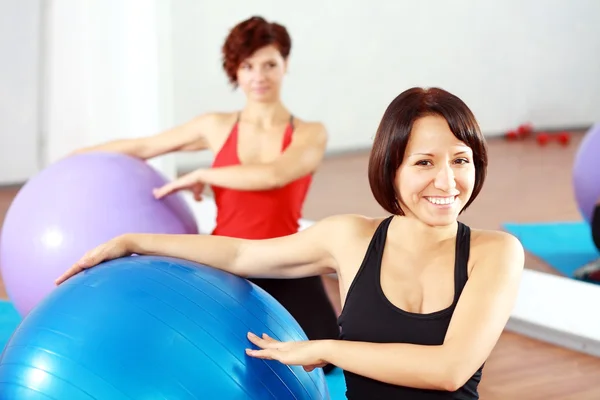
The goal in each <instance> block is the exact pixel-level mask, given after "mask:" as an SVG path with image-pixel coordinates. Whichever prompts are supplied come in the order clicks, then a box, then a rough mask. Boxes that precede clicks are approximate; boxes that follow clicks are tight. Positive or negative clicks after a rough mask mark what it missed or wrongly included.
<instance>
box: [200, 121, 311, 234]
mask: <svg viewBox="0 0 600 400" xmlns="http://www.w3.org/2000/svg"><path fill="white" fill-rule="evenodd" d="M238 122H239V119H238V121H236V123H235V125H234V126H233V128H232V130H231V133H230V134H229V136H228V138H227V140H226V141H225V143H224V144H223V147H222V148H221V150H219V152H218V154H217V155H216V156H215V159H214V161H213V164H212V165H213V167H225V166H229V165H239V164H240V159H239V158H238V152H237V147H238ZM293 132H294V125H293V117H292V118H291V119H290V123H289V125H288V127H287V128H286V130H285V134H284V136H283V143H282V149H281V150H282V151H283V150H285V149H286V148H287V147H288V146H289V144H290V143H291V141H292V134H293ZM311 181H312V174H309V175H306V176H304V177H301V178H299V179H297V180H295V181H293V182H290V183H288V184H287V185H285V186H283V187H281V188H277V189H271V190H261V191H246V190H233V189H228V188H225V187H219V186H212V190H213V193H214V197H215V203H216V206H217V221H216V227H215V229H214V230H213V232H212V234H213V235H219V236H230V237H237V238H242V239H270V238H274V237H280V236H286V235H291V234H293V233H296V232H297V231H298V228H299V223H298V220H299V219H300V218H301V215H302V206H303V204H304V199H305V198H306V194H307V192H308V189H309V187H310V184H311Z"/></svg>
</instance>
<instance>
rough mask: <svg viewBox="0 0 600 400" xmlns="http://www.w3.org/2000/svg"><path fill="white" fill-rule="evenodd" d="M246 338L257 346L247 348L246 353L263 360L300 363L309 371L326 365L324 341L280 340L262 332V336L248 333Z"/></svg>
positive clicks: (291, 363)
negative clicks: (255, 348)
mask: <svg viewBox="0 0 600 400" xmlns="http://www.w3.org/2000/svg"><path fill="white" fill-rule="evenodd" d="M248 340H250V342H252V343H254V344H255V345H256V346H258V347H259V349H258V350H253V349H247V350H246V354H248V355H249V356H251V357H255V358H262V359H265V360H277V361H279V362H280V363H283V364H286V365H301V366H302V367H303V368H304V370H306V371H308V372H310V371H312V370H313V369H315V368H322V367H324V366H325V365H327V364H328V363H327V361H325V359H324V357H325V354H324V349H325V341H323V340H303V341H298V342H280V341H278V340H275V339H273V338H272V337H270V336H268V335H267V334H266V333H263V336H262V338H261V337H259V336H256V335H255V334H253V333H248Z"/></svg>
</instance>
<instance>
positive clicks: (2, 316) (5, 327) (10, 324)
mask: <svg viewBox="0 0 600 400" xmlns="http://www.w3.org/2000/svg"><path fill="white" fill-rule="evenodd" d="M20 322H21V316H20V315H19V313H18V312H17V310H15V308H14V307H13V305H12V304H11V303H10V302H8V301H5V300H0V353H1V352H2V349H4V346H5V345H6V342H8V340H9V339H10V336H11V335H12V334H13V332H14V331H15V329H17V326H18V325H19V323H20Z"/></svg>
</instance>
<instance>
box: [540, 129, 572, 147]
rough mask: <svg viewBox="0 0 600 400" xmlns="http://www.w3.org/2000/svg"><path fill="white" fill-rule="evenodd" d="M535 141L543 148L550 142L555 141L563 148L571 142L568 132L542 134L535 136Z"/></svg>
mask: <svg viewBox="0 0 600 400" xmlns="http://www.w3.org/2000/svg"><path fill="white" fill-rule="evenodd" d="M536 140H537V142H538V144H539V145H540V146H544V145H546V144H548V142H550V141H557V142H558V143H560V144H562V145H563V146H566V145H568V144H569V142H570V141H571V135H570V134H569V132H566V131H563V132H558V133H552V134H550V133H545V132H542V133H539V134H538V135H537V137H536Z"/></svg>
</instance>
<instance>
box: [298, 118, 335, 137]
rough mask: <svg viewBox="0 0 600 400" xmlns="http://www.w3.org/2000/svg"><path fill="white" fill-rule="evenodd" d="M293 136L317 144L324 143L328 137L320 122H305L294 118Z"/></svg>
mask: <svg viewBox="0 0 600 400" xmlns="http://www.w3.org/2000/svg"><path fill="white" fill-rule="evenodd" d="M294 136H295V137H298V138H302V139H309V140H315V141H317V142H326V141H327V136H328V134H327V127H326V126H325V124H324V123H323V122H320V121H306V120H303V119H300V118H294Z"/></svg>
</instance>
